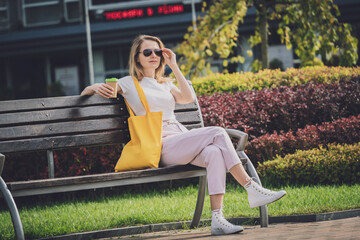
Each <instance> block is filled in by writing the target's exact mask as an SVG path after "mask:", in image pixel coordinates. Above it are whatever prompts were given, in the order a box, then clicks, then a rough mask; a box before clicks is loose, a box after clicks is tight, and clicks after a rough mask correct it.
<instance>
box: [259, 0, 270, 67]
mask: <svg viewBox="0 0 360 240" xmlns="http://www.w3.org/2000/svg"><path fill="white" fill-rule="evenodd" d="M259 29H260V37H261V62H262V68H263V69H264V68H269V60H268V58H269V56H268V22H267V8H266V5H265V2H263V3H262V4H260V8H259Z"/></svg>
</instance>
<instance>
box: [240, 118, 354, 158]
mask: <svg viewBox="0 0 360 240" xmlns="http://www.w3.org/2000/svg"><path fill="white" fill-rule="evenodd" d="M357 142H360V114H359V115H358V116H351V117H349V118H342V119H339V120H336V121H334V122H326V123H323V124H316V125H307V126H306V127H305V128H303V129H298V130H297V131H296V132H293V131H289V132H286V133H285V132H280V133H278V132H275V133H273V134H265V135H262V136H260V137H258V138H255V139H252V140H251V141H250V142H249V143H248V145H247V146H246V149H245V152H246V154H247V155H248V156H249V158H250V159H251V161H252V162H253V163H258V162H260V163H262V162H264V161H268V160H272V159H273V158H274V157H275V156H276V155H279V156H281V157H283V156H285V155H286V154H289V153H295V151H296V150H308V149H311V148H315V147H318V146H319V145H326V144H329V143H341V144H344V143H345V144H352V143H357Z"/></svg>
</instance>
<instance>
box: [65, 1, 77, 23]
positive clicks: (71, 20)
mask: <svg viewBox="0 0 360 240" xmlns="http://www.w3.org/2000/svg"><path fill="white" fill-rule="evenodd" d="M70 2H78V3H79V18H77V19H69V15H68V7H67V3H70ZM64 18H65V21H66V22H68V23H73V22H80V21H81V4H80V0H64Z"/></svg>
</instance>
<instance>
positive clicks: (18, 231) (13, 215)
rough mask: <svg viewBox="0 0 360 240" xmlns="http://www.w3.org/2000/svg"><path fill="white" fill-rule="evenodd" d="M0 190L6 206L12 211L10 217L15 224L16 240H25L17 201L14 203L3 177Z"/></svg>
mask: <svg viewBox="0 0 360 240" xmlns="http://www.w3.org/2000/svg"><path fill="white" fill-rule="evenodd" d="M0 190H1V193H2V195H3V196H4V199H5V201H6V204H7V205H8V208H9V210H10V215H11V219H12V222H13V226H14V230H15V236H16V239H18V240H24V239H25V237H24V231H23V227H22V223H21V219H20V215H19V211H18V209H17V207H16V204H15V201H14V199H13V197H12V195H11V193H10V191H9V189H8V188H7V186H6V183H5V182H4V180H3V179H2V177H0Z"/></svg>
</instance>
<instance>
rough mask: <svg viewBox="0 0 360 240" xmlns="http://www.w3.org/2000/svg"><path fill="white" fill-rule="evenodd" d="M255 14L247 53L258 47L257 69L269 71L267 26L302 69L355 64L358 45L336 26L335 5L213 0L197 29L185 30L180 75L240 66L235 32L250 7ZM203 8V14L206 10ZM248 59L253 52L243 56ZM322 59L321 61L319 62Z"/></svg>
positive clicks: (327, 1) (319, 0)
mask: <svg viewBox="0 0 360 240" xmlns="http://www.w3.org/2000/svg"><path fill="white" fill-rule="evenodd" d="M252 6H254V7H255V8H256V12H257V18H256V26H255V31H254V34H253V35H252V36H251V37H250V39H249V42H250V45H251V47H255V46H256V45H258V44H261V62H259V61H255V62H254V66H255V65H256V64H257V65H258V66H259V68H268V50H267V49H268V35H269V34H270V33H269V24H271V25H275V26H276V27H277V31H276V32H277V34H279V35H280V39H281V42H282V43H283V44H285V45H286V46H287V48H288V49H291V48H292V47H293V48H294V52H295V54H296V55H297V56H298V57H299V58H300V60H301V65H302V66H309V65H318V64H326V65H331V64H336V63H335V62H334V61H335V60H334V59H338V63H337V64H338V65H341V66H351V65H354V64H356V61H357V58H358V56H357V39H356V38H354V37H353V36H351V27H350V25H349V24H346V23H340V22H339V21H338V19H337V17H338V16H339V15H340V12H339V9H338V7H337V5H335V4H334V3H333V0H248V1H246V0H214V1H213V4H211V6H210V7H209V8H208V10H207V11H206V13H205V15H204V16H203V17H198V24H197V28H196V29H194V28H193V27H189V28H188V33H186V34H185V36H184V41H183V42H182V43H181V44H180V45H179V46H177V48H176V52H177V53H178V54H180V55H181V58H180V65H181V69H182V71H183V72H184V74H186V75H187V74H190V75H191V77H192V78H193V77H196V76H199V75H201V74H204V73H205V74H208V73H209V72H210V63H211V62H212V61H213V60H214V59H216V58H218V59H221V60H222V63H223V66H224V67H225V68H226V67H227V66H228V59H229V57H230V56H231V58H230V62H231V63H238V62H240V63H243V62H244V57H243V56H241V55H236V53H235V51H234V50H235V49H236V48H235V47H236V46H238V45H239V42H238V26H239V24H240V22H241V23H243V22H244V18H245V15H246V12H247V9H248V7H252ZM206 7H207V6H206V3H204V4H203V11H205V10H204V9H205V8H206ZM247 54H248V55H249V56H252V51H247ZM318 55H320V56H321V60H320V59H319V58H317V56H318Z"/></svg>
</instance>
